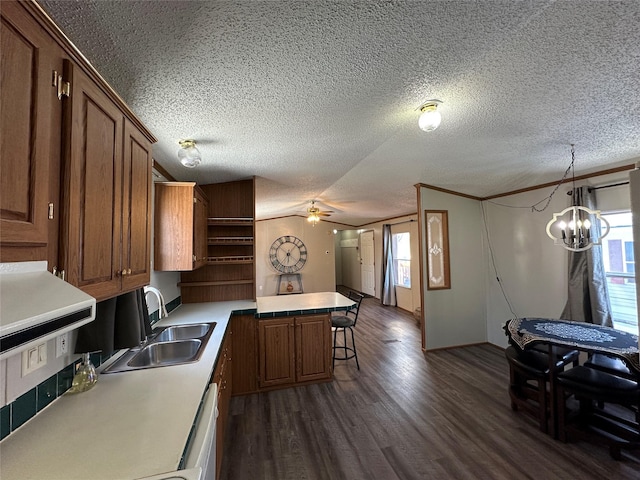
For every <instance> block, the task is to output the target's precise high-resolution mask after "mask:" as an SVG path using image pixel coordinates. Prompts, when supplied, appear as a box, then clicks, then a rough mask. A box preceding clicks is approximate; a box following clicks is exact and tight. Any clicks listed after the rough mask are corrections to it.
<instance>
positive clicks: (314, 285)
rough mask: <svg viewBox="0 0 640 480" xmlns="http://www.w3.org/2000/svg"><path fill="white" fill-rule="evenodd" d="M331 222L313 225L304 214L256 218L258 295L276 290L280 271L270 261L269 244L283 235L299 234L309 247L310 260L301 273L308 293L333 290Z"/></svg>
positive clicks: (332, 237) (262, 295) (333, 262)
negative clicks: (272, 218) (300, 215)
mask: <svg viewBox="0 0 640 480" xmlns="http://www.w3.org/2000/svg"><path fill="white" fill-rule="evenodd" d="M334 228H337V227H336V226H335V224H333V223H331V222H326V221H324V220H323V221H321V222H319V223H318V224H317V225H315V226H312V225H311V224H310V223H309V222H307V219H306V218H304V217H286V218H278V219H274V220H261V221H257V222H256V228H255V238H254V241H255V247H256V258H255V262H256V290H257V291H256V296H258V297H264V296H269V295H275V294H276V288H277V284H278V283H277V280H278V272H277V271H276V270H275V269H274V268H273V267H272V266H271V263H270V262H269V248H270V247H271V244H272V243H273V242H274V240H276V239H277V238H279V237H281V236H283V235H294V236H296V237H298V238H299V239H300V240H302V242H303V243H304V244H305V246H306V247H307V252H308V254H307V263H306V264H305V265H304V267H303V268H302V270H300V272H299V273H300V274H301V275H302V284H303V288H304V291H305V293H310V292H333V291H335V289H336V284H335V244H334V234H333V229H334Z"/></svg>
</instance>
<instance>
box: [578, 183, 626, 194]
mask: <svg viewBox="0 0 640 480" xmlns="http://www.w3.org/2000/svg"><path fill="white" fill-rule="evenodd" d="M620 185H629V182H620V183H612V184H611V185H602V186H600V187H587V190H589V191H590V192H591V191H593V190H600V189H601V188H611V187H619V186H620ZM572 193H573V190H569V191H568V192H567V195H571V194H572Z"/></svg>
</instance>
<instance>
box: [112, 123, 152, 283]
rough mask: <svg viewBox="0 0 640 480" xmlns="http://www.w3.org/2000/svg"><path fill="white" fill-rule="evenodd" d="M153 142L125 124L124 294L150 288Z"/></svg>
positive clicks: (123, 206) (123, 197)
mask: <svg viewBox="0 0 640 480" xmlns="http://www.w3.org/2000/svg"><path fill="white" fill-rule="evenodd" d="M151 163H152V162H151V142H149V140H147V138H146V137H145V136H144V135H142V134H141V133H140V132H139V131H138V129H136V127H135V126H133V124H132V123H131V122H129V121H128V120H125V122H124V156H123V169H122V172H123V183H122V185H123V192H122V201H123V205H122V266H121V267H122V268H121V269H120V270H121V272H123V274H122V291H129V290H133V289H135V288H138V287H142V286H144V285H148V284H149V280H150V274H151Z"/></svg>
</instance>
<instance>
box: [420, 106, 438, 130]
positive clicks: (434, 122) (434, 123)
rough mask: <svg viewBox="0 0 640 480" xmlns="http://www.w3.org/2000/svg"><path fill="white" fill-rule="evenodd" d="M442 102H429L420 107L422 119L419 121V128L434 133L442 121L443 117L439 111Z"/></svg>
mask: <svg viewBox="0 0 640 480" xmlns="http://www.w3.org/2000/svg"><path fill="white" fill-rule="evenodd" d="M441 103H442V102H441V101H440V100H427V101H426V102H425V103H424V104H422V105H421V106H420V111H421V112H422V113H421V114H420V118H419V119H418V126H419V127H420V129H421V130H424V131H425V132H433V131H434V130H435V129H436V128H438V126H439V125H440V122H441V121H442V115H440V112H439V111H438V105H440V104H441Z"/></svg>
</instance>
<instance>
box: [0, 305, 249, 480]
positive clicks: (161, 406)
mask: <svg viewBox="0 0 640 480" xmlns="http://www.w3.org/2000/svg"><path fill="white" fill-rule="evenodd" d="M251 309H255V303H254V302H252V301H237V302H217V303H200V304H186V305H181V306H180V307H178V308H177V309H175V310H174V311H173V312H171V314H170V315H169V317H168V318H166V319H162V321H161V322H158V323H157V324H156V325H159V326H165V325H174V324H190V323H200V322H213V321H215V322H217V325H216V327H215V329H214V331H213V333H212V335H211V338H210V339H209V343H208V344H207V348H206V349H205V352H204V354H203V355H202V357H201V358H200V361H198V362H196V363H191V364H186V365H175V366H170V367H160V368H149V369H145V370H137V371H128V372H121V373H110V374H104V375H99V380H98V383H97V385H96V386H95V387H94V388H93V389H91V390H89V391H88V392H84V393H80V394H75V395H68V394H66V395H64V396H62V397H61V398H59V399H58V400H56V401H55V402H53V403H52V404H51V405H49V406H48V407H47V408H45V409H44V410H43V411H42V412H40V413H39V414H38V415H36V416H35V417H34V418H33V419H31V420H30V421H28V422H27V423H25V424H24V425H23V426H22V427H20V428H19V429H18V430H16V431H15V432H13V433H12V434H11V435H9V436H8V437H7V438H5V439H4V440H3V441H2V443H0V454H1V456H2V457H1V462H0V477H1V478H2V479H3V480H13V479H15V480H25V479H38V480H46V479H55V480H61V479H65V480H73V479H82V480H86V479H92V480H100V479H106V480H115V479H117V480H125V479H126V480H128V479H136V478H141V477H147V476H151V475H158V474H162V473H166V472H174V471H175V470H177V469H178V466H179V463H180V458H181V456H182V453H183V450H184V448H185V446H186V444H187V439H188V436H189V432H190V430H191V427H192V425H193V421H194V419H195V418H196V415H197V411H198V407H199V404H200V401H201V399H202V395H203V394H204V392H205V390H206V387H207V384H208V381H209V378H210V376H211V373H212V371H213V367H214V364H215V361H216V358H217V355H218V351H219V349H220V346H221V343H222V339H223V337H224V334H225V331H226V328H227V325H228V322H229V318H230V316H231V312H233V311H238V310H240V311H242V310H251ZM108 363H109V362H107V363H105V366H106V365H107V364H108ZM102 368H103V367H101V368H100V369H98V372H100V370H101V369H102Z"/></svg>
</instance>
